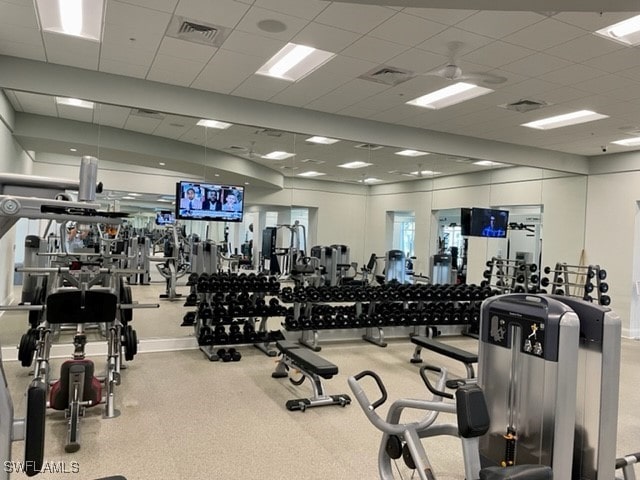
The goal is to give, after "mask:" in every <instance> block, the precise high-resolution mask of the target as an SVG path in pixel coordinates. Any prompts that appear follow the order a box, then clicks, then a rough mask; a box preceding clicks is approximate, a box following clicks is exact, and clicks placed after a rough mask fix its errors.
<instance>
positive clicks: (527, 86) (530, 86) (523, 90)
mask: <svg viewBox="0 0 640 480" xmlns="http://www.w3.org/2000/svg"><path fill="white" fill-rule="evenodd" d="M557 89H558V84H556V83H551V82H545V81H544V80H540V79H537V78H530V79H528V80H524V81H523V82H520V83H516V84H515V85H509V86H506V87H504V88H502V89H501V91H504V92H510V93H512V94H514V95H520V96H521V97H522V98H528V97H529V96H531V95H536V96H538V97H539V96H540V94H542V93H544V92H552V91H554V90H557ZM515 100H517V99H514V101H515Z"/></svg>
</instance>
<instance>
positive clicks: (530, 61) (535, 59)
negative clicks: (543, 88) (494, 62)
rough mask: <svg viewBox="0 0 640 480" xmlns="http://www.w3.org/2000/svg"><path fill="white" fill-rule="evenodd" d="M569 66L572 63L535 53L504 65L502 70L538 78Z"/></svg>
mask: <svg viewBox="0 0 640 480" xmlns="http://www.w3.org/2000/svg"><path fill="white" fill-rule="evenodd" d="M569 65H571V63H570V62H568V61H567V60H563V59H561V58H558V57H552V56H551V55H547V54H545V53H534V54H533V55H530V56H528V57H526V58H523V59H520V60H517V61H515V62H512V63H509V64H508V65H503V66H502V69H503V70H506V71H508V72H515V73H518V74H520V75H525V76H529V77H537V76H540V75H544V74H545V73H548V72H552V71H554V70H559V69H561V68H563V67H568V66H569Z"/></svg>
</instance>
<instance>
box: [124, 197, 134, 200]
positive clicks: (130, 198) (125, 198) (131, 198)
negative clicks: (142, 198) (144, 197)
mask: <svg viewBox="0 0 640 480" xmlns="http://www.w3.org/2000/svg"><path fill="white" fill-rule="evenodd" d="M122 200H135V198H134V197H122Z"/></svg>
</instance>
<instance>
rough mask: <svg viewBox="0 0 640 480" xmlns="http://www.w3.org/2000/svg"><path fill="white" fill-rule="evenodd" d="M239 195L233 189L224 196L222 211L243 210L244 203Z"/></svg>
mask: <svg viewBox="0 0 640 480" xmlns="http://www.w3.org/2000/svg"><path fill="white" fill-rule="evenodd" d="M238 197H239V195H238V194H237V193H236V192H234V191H233V190H231V191H230V192H228V193H227V196H226V197H225V198H224V204H223V205H222V211H224V212H240V211H241V210H242V204H241V203H240V199H239V198H238Z"/></svg>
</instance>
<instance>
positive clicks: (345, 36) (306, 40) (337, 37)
mask: <svg viewBox="0 0 640 480" xmlns="http://www.w3.org/2000/svg"><path fill="white" fill-rule="evenodd" d="M358 38H360V34H358V33H354V32H349V31H347V30H342V29H340V28H335V27H330V26H328V25H323V24H321V23H315V22H311V23H309V24H308V25H307V26H306V27H304V28H303V29H302V30H300V31H299V32H298V34H297V35H296V36H295V37H293V39H292V42H293V43H298V44H302V45H308V46H309V47H314V48H319V49H321V50H326V51H327V52H333V53H338V52H340V51H341V50H343V49H344V48H346V47H348V46H349V45H351V44H352V43H353V42H355V41H356V40H357V39H358Z"/></svg>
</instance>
